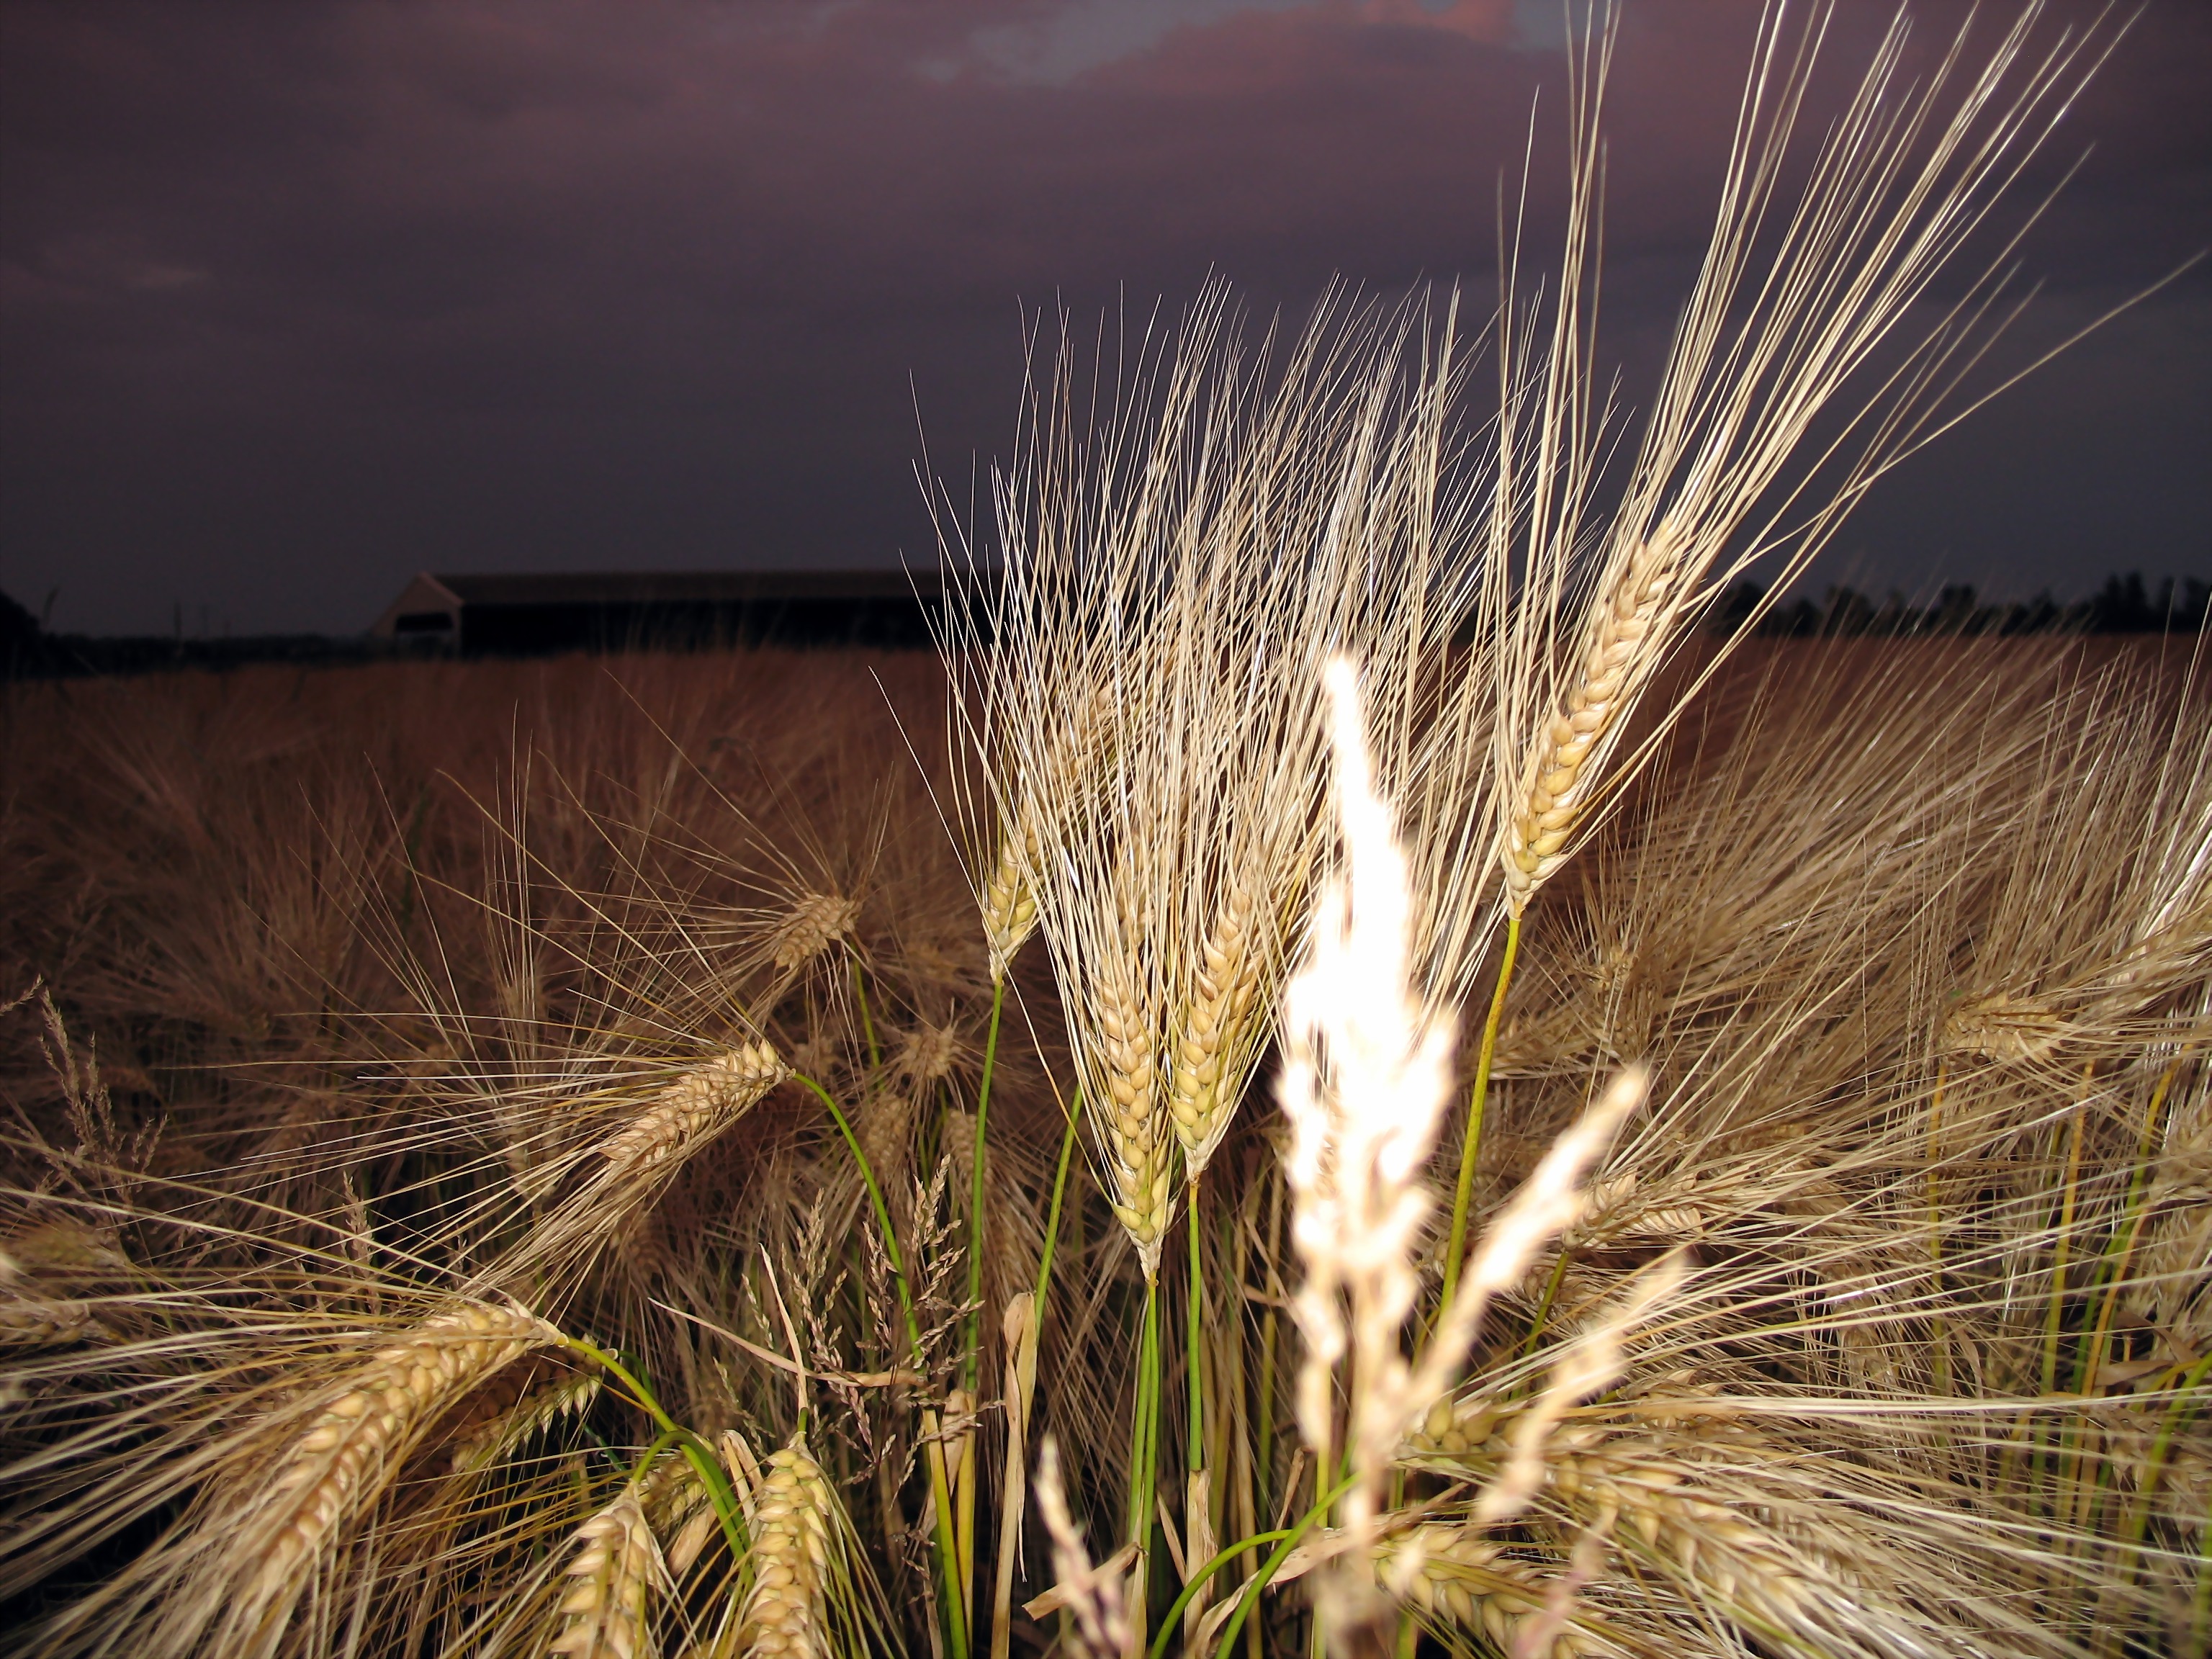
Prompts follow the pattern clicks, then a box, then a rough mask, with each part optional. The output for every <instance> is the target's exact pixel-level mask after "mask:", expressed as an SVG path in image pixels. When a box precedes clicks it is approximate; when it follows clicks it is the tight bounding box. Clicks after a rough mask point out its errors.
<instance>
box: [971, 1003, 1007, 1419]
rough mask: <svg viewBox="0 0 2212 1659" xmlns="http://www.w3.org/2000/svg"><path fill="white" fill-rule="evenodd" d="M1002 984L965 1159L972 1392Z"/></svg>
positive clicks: (979, 1344)
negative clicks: (986, 1150)
mask: <svg viewBox="0 0 2212 1659" xmlns="http://www.w3.org/2000/svg"><path fill="white" fill-rule="evenodd" d="M1005 1005H1006V981H1004V980H1003V979H1001V980H994V981H992V983H991V1030H990V1034H989V1035H988V1036H986V1037H985V1038H984V1039H983V1079H982V1081H981V1083H979V1084H978V1085H976V1088H975V1152H974V1156H973V1157H972V1158H970V1159H969V1162H970V1163H971V1164H973V1166H974V1168H973V1170H972V1172H971V1179H970V1181H969V1188H970V1191H969V1201H968V1305H969V1308H970V1309H972V1310H974V1311H972V1312H971V1313H969V1316H968V1354H967V1358H965V1359H964V1360H963V1361H962V1363H961V1381H962V1384H963V1387H965V1388H966V1389H967V1390H968V1392H969V1393H970V1394H973V1393H975V1373H976V1370H977V1369H978V1368H979V1367H980V1366H981V1363H982V1360H981V1355H982V1348H983V1146H984V1134H983V1126H984V1125H985V1124H986V1123H987V1121H989V1120H990V1115H991V1070H992V1066H993V1065H994V1062H995V1061H996V1060H997V1059H998V1057H999V1013H1000V1009H1001V1008H1003V1007H1004V1006H1005Z"/></svg>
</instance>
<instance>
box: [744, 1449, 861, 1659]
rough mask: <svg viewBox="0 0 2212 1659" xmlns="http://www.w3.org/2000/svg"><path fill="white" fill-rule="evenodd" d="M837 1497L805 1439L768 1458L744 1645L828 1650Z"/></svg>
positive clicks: (756, 1512)
mask: <svg viewBox="0 0 2212 1659" xmlns="http://www.w3.org/2000/svg"><path fill="white" fill-rule="evenodd" d="M836 1501H837V1500H836V1492H834V1491H833V1490H832V1489H831V1487H830V1486H829V1479H828V1477H827V1476H825V1475H824V1474H823V1473H822V1470H821V1468H820V1467H819V1466H818V1465H817V1463H816V1462H814V1459H813V1456H812V1455H811V1454H810V1453H809V1452H808V1450H807V1449H806V1443H805V1441H804V1440H793V1442H792V1443H790V1444H789V1445H787V1446H786V1447H785V1448H784V1449H782V1450H781V1451H779V1452H777V1453H776V1454H775V1455H774V1456H772V1457H770V1458H769V1461H768V1467H767V1468H766V1469H765V1470H764V1471H763V1474H762V1480H761V1483H760V1486H759V1489H758V1491H757V1493H756V1495H755V1498H754V1500H753V1512H752V1523H753V1588H752V1593H751V1594H750V1595H749V1596H747V1597H746V1600H745V1610H744V1623H743V1626H742V1628H741V1632H740V1635H739V1638H738V1640H739V1647H740V1651H741V1652H743V1653H744V1654H746V1655H748V1656H751V1655H760V1656H763V1659H767V1656H788V1659H814V1656H817V1655H821V1654H826V1653H827V1652H828V1651H829V1644H828V1633H827V1632H826V1630H825V1622H826V1618H827V1611H828V1609H827V1606H826V1603H825V1601H824V1590H825V1589H826V1587H827V1584H828V1582H829V1573H830V1571H831V1560H830V1550H831V1547H832V1545H833V1543H834V1541H835V1538H836V1522H835V1517H836Z"/></svg>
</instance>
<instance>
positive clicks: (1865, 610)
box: [1711, 571, 2212, 640]
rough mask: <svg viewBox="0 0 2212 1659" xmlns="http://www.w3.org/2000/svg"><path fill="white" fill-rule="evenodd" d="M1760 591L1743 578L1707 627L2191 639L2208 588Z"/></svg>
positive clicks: (2119, 585) (2191, 584)
mask: <svg viewBox="0 0 2212 1659" xmlns="http://www.w3.org/2000/svg"><path fill="white" fill-rule="evenodd" d="M1765 599H1766V590H1765V588H1763V587H1761V586H1759V584H1758V583H1757V582H1755V581H1753V580H1750V579H1749V578H1748V577H1747V578H1745V579H1744V580H1741V581H1739V582H1737V583H1736V584H1735V586H1733V587H1730V588H1729V590H1728V591H1727V592H1724V593H1723V594H1722V595H1721V598H1720V600H1719V603H1718V604H1717V605H1715V606H1714V608H1713V611H1712V612H1711V626H1712V627H1713V628H1714V629H1717V630H1718V631H1721V632H1724V633H1732V632H1734V631H1735V629H1738V628H1740V627H1741V626H1742V625H1743V624H1744V623H1745V622H1747V621H1748V620H1750V619H1751V618H1753V617H1757V618H1758V620H1757V621H1756V622H1755V623H1753V632H1754V633H1756V634H1758V635H1761V636H1763V637H1765V638H1769V639H1797V640H1808V639H1833V638H1839V637H1840V638H1874V639H1883V638H1894V637H1900V636H1906V635H1929V634H1972V635H1983V634H1996V635H2014V634H2194V633H2197V632H2198V631H2200V630H2201V629H2203V626H2204V618H2205V611H2206V607H2207V601H2208V599H2212V585H2208V584H2206V583H2205V582H2203V581H2202V580H2199V579H2197V577H2195V576H2185V577H2183V578H2182V579H2181V580H2179V582H2176V581H2175V580H2174V579H2173V578H2172V577H2171V576H2168V577H2167V578H2166V580H2164V581H2162V582H2160V584H2159V585H2158V586H2157V587H2156V588H2152V587H2151V586H2148V584H2147V583H2146V582H2145V581H2144V580H2143V579H2142V574H2140V573H2138V572H2136V571H2130V572H2129V573H2128V574H2126V575H2124V576H2107V577H2106V579H2105V585H2104V586H2102V587H2100V588H2099V589H2097V590H2096V592H2093V593H2091V594H2089V595H2088V596H2087V598H2084V599H2075V600H2074V601H2073V602H2072V603H2071V604H2063V605H2062V604H2061V603H2060V602H2059V601H2058V600H2057V599H2053V598H2052V597H2051V595H2050V594H2049V593H2048V592H2045V593H2039V594H2038V595H2036V596H2035V597H2034V598H2033V599H2011V600H2002V601H1986V600H1984V599H1982V598H1981V597H1980V596H1979V595H1978V594H1977V593H1976V592H1975V591H1974V589H1973V588H1972V586H1970V585H1968V584H1966V583H1964V582H1961V583H1959V584H1957V585H1955V586H1950V587H1946V588H1944V589H1943V590H1942V592H1939V593H1937V594H1936V599H1935V602H1934V603H1933V604H1931V605H1914V604H1911V602H1909V601H1908V600H1907V599H1905V596H1904V595H1903V594H1901V593H1899V592H1896V591H1895V590H1892V591H1891V592H1888V593H1887V594H1885V595H1884V596H1883V597H1882V598H1881V599H1872V598H1870V597H1869V596H1868V595H1866V594H1864V593H1862V592H1859V591H1858V590H1857V589H1856V588H1852V587H1843V586H1837V587H1831V588H1830V589H1829V590H1828V591H1827V593H1826V595H1825V596H1824V597H1823V598H1821V599H1785V600H1784V601H1782V602H1780V603H1778V604H1775V605H1771V606H1768V607H1767V608H1766V609H1765V610H1764V611H1761V608H1760V607H1761V605H1762V604H1763V603H1764V601H1765Z"/></svg>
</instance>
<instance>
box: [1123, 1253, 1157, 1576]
mask: <svg viewBox="0 0 2212 1659" xmlns="http://www.w3.org/2000/svg"><path fill="white" fill-rule="evenodd" d="M1159 1391H1160V1287H1159V1285H1158V1281H1157V1280H1154V1279H1146V1281H1145V1315H1144V1323H1143V1325H1142V1326H1141V1328H1140V1329H1139V1336H1138V1338H1137V1407H1136V1416H1135V1419H1133V1421H1132V1422H1131V1424H1130V1425H1129V1541H1130V1542H1131V1543H1133V1544H1134V1545H1135V1546H1136V1547H1137V1549H1138V1551H1139V1553H1143V1552H1144V1550H1145V1547H1146V1544H1147V1543H1149V1542H1150V1541H1151V1534H1152V1486H1153V1475H1154V1473H1155V1465H1154V1462H1153V1447H1152V1440H1153V1438H1154V1437H1155V1436H1156V1435H1157V1434H1158V1423H1157V1419H1158V1401H1159Z"/></svg>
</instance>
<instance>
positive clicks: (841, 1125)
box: [791, 1072, 968, 1659]
mask: <svg viewBox="0 0 2212 1659" xmlns="http://www.w3.org/2000/svg"><path fill="white" fill-rule="evenodd" d="M791 1076H792V1080H793V1082H794V1083H799V1084H803V1085H805V1086H806V1087H807V1088H809V1089H811V1090H812V1091H814V1093H815V1095H816V1097H817V1098H818V1099H819V1100H820V1101H821V1102H822V1104H823V1106H824V1107H825V1108H827V1109H828V1110H829V1116H830V1119H831V1121H833V1122H835V1123H836V1126H837V1133H839V1134H841V1135H842V1136H844V1138H845V1146H846V1148H847V1150H848V1151H849V1152H851V1153H852V1154H853V1162H854V1164H857V1165H858V1166H859V1167H860V1180H861V1181H862V1182H864V1183H865V1184H866V1187H867V1189H868V1202H869V1203H870V1204H872V1206H874V1207H875V1212H876V1227H877V1230H878V1231H879V1232H880V1233H881V1234H882V1235H883V1241H884V1259H885V1260H887V1261H889V1262H890V1268H891V1285H892V1286H893V1288H894V1289H896V1291H897V1292H898V1299H899V1311H900V1312H901V1313H902V1314H903V1315H905V1316H906V1334H907V1342H908V1346H910V1347H911V1348H912V1349H913V1352H914V1364H915V1370H923V1371H926V1370H927V1369H928V1367H927V1363H926V1360H925V1357H924V1355H923V1352H922V1346H921V1321H920V1320H918V1319H917V1318H915V1312H914V1297H913V1296H912V1295H911V1294H910V1293H909V1291H908V1289H907V1282H906V1264H905V1262H904V1261H902V1260H901V1258H900V1256H899V1247H898V1236H897V1235H896V1233H894V1232H893V1231H891V1212H890V1206H887V1205H886V1204H885V1203H884V1189H883V1188H881V1187H880V1186H878V1184H877V1182H876V1172H875V1170H874V1168H873V1166H872V1165H871V1164H869V1162H868V1155H867V1154H866V1152H862V1151H861V1150H860V1137H859V1136H858V1135H855V1134H854V1133H853V1126H852V1124H851V1122H850V1121H848V1119H847V1118H846V1116H845V1114H844V1113H843V1112H842V1111H841V1110H840V1109H838V1106H837V1103H836V1101H835V1100H833V1099H831V1098H830V1097H829V1091H828V1090H827V1089H825V1088H823V1086H822V1085H820V1084H818V1083H817V1082H816V1081H815V1080H814V1079H812V1078H811V1077H807V1076H805V1075H804V1074H803V1073H798V1072H793V1073H792V1074H791ZM935 1416H936V1413H934V1412H928V1413H925V1414H924V1427H925V1429H927V1430H928V1431H930V1432H932V1433H934V1432H935V1430H934V1428H933V1426H932V1424H931V1419H934V1418H935ZM924 1462H927V1465H928V1468H929V1495H930V1498H931V1499H932V1501H933V1502H934V1503H935V1504H936V1505H937V1567H938V1571H939V1574H940V1575H941V1576H942V1577H943V1580H944V1587H945V1601H944V1607H945V1627H946V1628H945V1635H946V1643H945V1646H946V1650H947V1651H948V1652H949V1653H950V1655H951V1659H968V1620H967V1616H966V1613H965V1612H964V1611H963V1607H962V1605H961V1578H960V1554H959V1546H958V1544H957V1541H955V1539H954V1538H953V1535H952V1528H953V1514H952V1486H951V1481H949V1480H947V1479H946V1478H945V1447H944V1446H943V1444H942V1443H937V1444H933V1445H932V1446H931V1447H930V1448H929V1455H927V1457H926V1458H925V1459H924Z"/></svg>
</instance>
